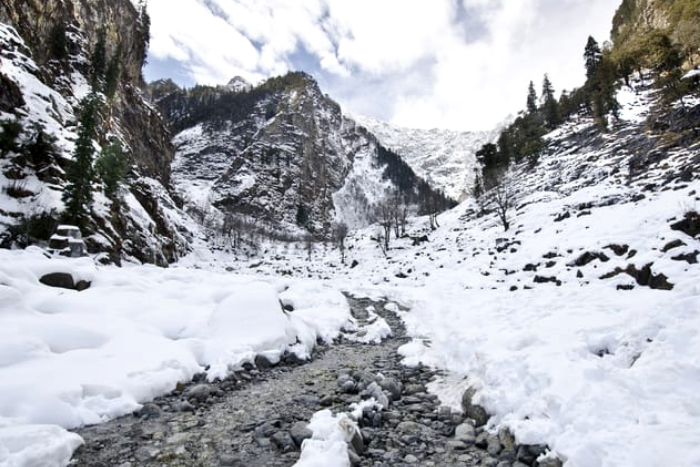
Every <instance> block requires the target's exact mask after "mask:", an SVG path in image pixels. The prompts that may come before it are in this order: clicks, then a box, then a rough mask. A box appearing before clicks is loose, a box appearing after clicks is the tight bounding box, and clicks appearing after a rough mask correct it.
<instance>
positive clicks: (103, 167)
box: [95, 141, 129, 201]
mask: <svg viewBox="0 0 700 467" xmlns="http://www.w3.org/2000/svg"><path fill="white" fill-rule="evenodd" d="M95 167H96V168H97V173H98V174H99V175H100V178H101V179H102V183H103V184H104V193H105V195H106V196H107V197H108V198H109V199H111V200H113V201H114V200H118V199H119V198H118V194H119V185H120V184H121V183H122V182H123V181H124V178H125V177H126V174H127V173H128V171H129V166H128V165H127V163H126V159H125V156H124V151H123V150H122V146H121V144H120V143H119V141H114V142H112V143H111V144H109V145H108V146H105V147H103V148H102V151H101V152H100V157H98V158H97V161H96V162H95Z"/></svg>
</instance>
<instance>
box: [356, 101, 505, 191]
mask: <svg viewBox="0 0 700 467" xmlns="http://www.w3.org/2000/svg"><path fill="white" fill-rule="evenodd" d="M352 118H353V119H354V120H355V121H356V122H357V123H358V124H360V125H362V126H364V127H365V128H367V129H368V130H369V131H370V132H372V133H373V134H374V135H375V136H376V137H377V138H378V139H379V142H380V143H382V144H383V145H384V146H386V147H388V148H389V149H391V150H393V151H395V152H396V153H397V154H398V155H400V156H401V157H402V158H403V159H404V160H405V161H406V163H408V165H410V166H411V168H412V169H413V170H414V171H415V172H416V174H418V175H419V176H420V177H422V178H424V179H425V180H426V181H428V183H429V184H430V185H431V186H432V187H433V188H435V189H439V190H442V191H444V193H445V194H446V195H447V196H449V197H450V198H453V199H456V200H461V199H464V198H465V197H466V196H467V195H468V194H469V192H470V191H471V188H472V186H473V185H474V178H475V174H476V170H478V163H477V160H476V156H475V153H476V151H478V150H479V148H480V147H481V146H482V145H484V144H486V143H489V142H493V141H494V140H495V139H496V138H497V137H498V135H499V133H500V127H499V128H496V129H494V130H491V131H454V130H445V129H438V128H433V129H430V130H423V129H418V128H405V127H400V126H396V125H392V124H390V123H387V122H383V121H380V120H377V119H374V118H371V117H366V116H361V115H353V116H352Z"/></svg>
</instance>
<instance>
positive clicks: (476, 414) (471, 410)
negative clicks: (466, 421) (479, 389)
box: [462, 387, 490, 426]
mask: <svg viewBox="0 0 700 467" xmlns="http://www.w3.org/2000/svg"><path fill="white" fill-rule="evenodd" d="M475 395H476V389H475V388H472V387H470V388H467V390H466V391H464V394H463V395H462V409H463V410H464V414H465V415H466V416H467V418H470V419H472V420H474V423H475V424H476V426H484V425H486V423H487V422H488V421H489V418H490V416H489V414H488V412H486V409H484V408H483V407H482V406H480V405H478V404H476V403H474V401H473V399H474V396H475Z"/></svg>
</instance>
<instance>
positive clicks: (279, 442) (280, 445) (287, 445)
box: [270, 431, 297, 452]
mask: <svg viewBox="0 0 700 467" xmlns="http://www.w3.org/2000/svg"><path fill="white" fill-rule="evenodd" d="M270 440H271V441H272V442H273V443H274V445H275V446H277V449H279V450H280V451H282V452H293V451H296V449H297V445H296V444H295V443H294V440H293V439H292V436H291V435H290V434H289V433H287V432H286V431H278V432H276V433H275V434H273V435H272V436H271V437H270Z"/></svg>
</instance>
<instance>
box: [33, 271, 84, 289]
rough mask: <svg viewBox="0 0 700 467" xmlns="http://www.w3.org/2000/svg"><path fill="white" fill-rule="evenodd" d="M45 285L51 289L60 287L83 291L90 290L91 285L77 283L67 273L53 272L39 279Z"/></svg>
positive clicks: (80, 281) (82, 282)
mask: <svg viewBox="0 0 700 467" xmlns="http://www.w3.org/2000/svg"><path fill="white" fill-rule="evenodd" d="M39 282H41V283H42V284H44V285H48V286H49V287H58V288H61V289H69V290H77V291H79V292H80V291H83V290H86V289H89V288H90V285H91V283H90V282H89V281H84V280H79V281H78V282H75V281H74V280H73V276H72V275H71V274H70V273H67V272H52V273H49V274H45V275H43V276H41V278H40V279H39Z"/></svg>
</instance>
